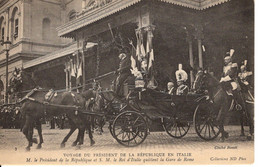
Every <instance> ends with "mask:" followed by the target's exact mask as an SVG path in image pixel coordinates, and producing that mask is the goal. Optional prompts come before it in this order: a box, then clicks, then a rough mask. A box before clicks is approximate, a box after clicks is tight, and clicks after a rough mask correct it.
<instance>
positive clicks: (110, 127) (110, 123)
mask: <svg viewBox="0 0 260 167" xmlns="http://www.w3.org/2000/svg"><path fill="white" fill-rule="evenodd" d="M112 125H113V122H109V125H108V129H109V132H110V134H111V135H112V137H113V138H115V137H114V134H113V126H112Z"/></svg>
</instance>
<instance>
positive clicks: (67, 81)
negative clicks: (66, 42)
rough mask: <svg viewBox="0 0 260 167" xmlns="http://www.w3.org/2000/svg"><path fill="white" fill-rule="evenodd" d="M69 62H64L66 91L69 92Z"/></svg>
mask: <svg viewBox="0 0 260 167" xmlns="http://www.w3.org/2000/svg"><path fill="white" fill-rule="evenodd" d="M68 64H69V62H65V69H64V72H65V75H66V91H68V90H69V68H68V67H69V66H68Z"/></svg>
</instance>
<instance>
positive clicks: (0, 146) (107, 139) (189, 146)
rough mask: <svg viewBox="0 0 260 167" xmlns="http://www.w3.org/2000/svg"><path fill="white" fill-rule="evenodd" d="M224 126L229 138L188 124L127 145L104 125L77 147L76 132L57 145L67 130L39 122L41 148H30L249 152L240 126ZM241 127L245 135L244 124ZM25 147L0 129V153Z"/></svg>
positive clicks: (15, 133) (19, 136) (13, 132)
mask: <svg viewBox="0 0 260 167" xmlns="http://www.w3.org/2000/svg"><path fill="white" fill-rule="evenodd" d="M225 128H226V130H227V131H228V132H229V135H230V137H229V138H228V139H227V140H226V141H225V142H220V141H219V138H217V139H215V140H213V141H204V140H202V139H200V138H199V137H198V136H197V134H196V133H195V130H194V127H191V129H190V131H189V133H188V134H187V135H186V136H184V137H183V138H181V139H174V138H172V137H170V136H169V135H168V134H167V133H166V132H151V133H150V134H149V135H148V137H147V138H146V140H145V141H144V143H142V144H141V145H139V146H137V147H130V148H128V147H124V146H122V145H120V144H119V143H117V142H116V141H115V140H114V139H113V137H112V136H111V134H110V133H109V130H108V128H107V127H105V128H104V131H105V132H104V133H103V134H102V135H98V134H97V133H94V139H95V141H96V143H95V145H93V146H90V141H89V138H88V135H85V139H84V145H83V146H81V148H80V150H79V148H77V147H72V146H71V144H72V142H73V141H74V140H75V139H76V135H77V131H76V132H75V133H74V134H73V135H72V136H71V138H70V139H69V140H68V142H67V143H66V147H65V148H60V143H61V141H62V139H63V138H64V137H65V136H66V134H67V133H68V132H69V129H63V130H60V129H50V127H49V126H47V125H43V138H44V144H43V145H42V146H43V147H42V149H41V150H37V149H36V145H33V147H32V148H31V154H32V153H43V152H44V153H47V154H50V155H54V154H63V153H64V152H69V153H71V152H72V153H74V152H78V151H81V152H82V151H83V152H88V153H92V152H137V151H141V152H151V150H152V151H155V152H157V151H161V150H168V152H169V150H170V151H172V152H174V153H176V151H182V152H185V151H189V152H196V153H202V154H201V155H202V156H203V154H204V153H206V152H212V151H214V150H215V151H218V148H221V147H226V146H231V147H233V146H234V147H237V150H234V151H238V152H241V151H242V152H243V151H248V150H250V151H251V153H252V154H253V151H254V141H248V140H247V139H246V137H240V126H226V127H225ZM245 129H246V134H247V133H248V127H246V128H245ZM34 137H38V134H37V131H36V130H34ZM26 146H27V140H26V138H25V136H24V135H23V133H22V132H20V131H19V130H18V129H0V151H1V150H2V151H1V152H2V153H5V152H7V153H14V152H19V153H25V147H26ZM216 148H217V149H216ZM221 151H228V150H221ZM206 154H207V153H206ZM198 156H199V155H198ZM0 159H1V158H0ZM252 159H253V157H252Z"/></svg>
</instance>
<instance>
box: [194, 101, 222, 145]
mask: <svg viewBox="0 0 260 167" xmlns="http://www.w3.org/2000/svg"><path fill="white" fill-rule="evenodd" d="M211 108H212V107H211V105H210V104H208V105H206V104H203V105H202V104H200V105H198V106H197V107H196V109H195V112H194V116H193V122H194V126H195V130H196V133H197V134H198V136H199V137H200V138H202V139H204V140H207V141H208V140H213V139H215V138H216V137H217V136H218V135H219V134H220V127H219V125H218V123H217V120H216V119H217V113H216V112H213V111H212V110H211Z"/></svg>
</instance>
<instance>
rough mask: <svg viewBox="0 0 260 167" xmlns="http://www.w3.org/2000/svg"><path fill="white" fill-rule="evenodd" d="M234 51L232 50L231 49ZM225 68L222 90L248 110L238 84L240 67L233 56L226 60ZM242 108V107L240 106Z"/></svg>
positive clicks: (221, 80) (221, 81)
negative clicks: (233, 59) (233, 60)
mask: <svg viewBox="0 0 260 167" xmlns="http://www.w3.org/2000/svg"><path fill="white" fill-rule="evenodd" d="M231 51H232V49H231ZM224 63H225V66H224V67H223V74H222V78H221V79H220V83H221V85H222V88H223V89H224V90H225V91H226V92H227V93H228V94H229V95H232V96H233V98H234V100H235V102H236V103H237V105H238V104H241V105H242V107H243V108H244V110H246V107H245V102H244V99H243V98H242V96H241V92H240V91H241V88H240V85H239V84H238V81H237V77H238V65H237V63H233V62H232V54H230V55H229V56H226V57H225V58H224ZM240 107H241V106H240Z"/></svg>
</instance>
